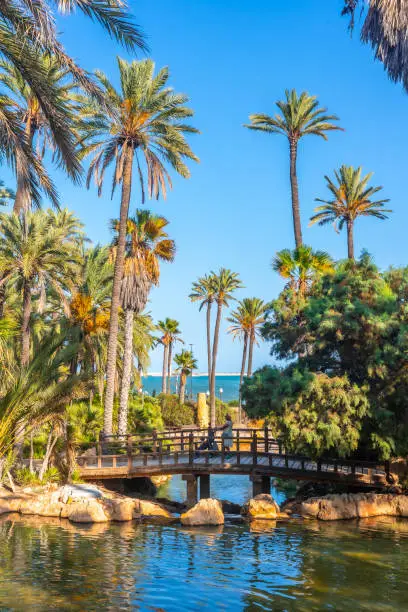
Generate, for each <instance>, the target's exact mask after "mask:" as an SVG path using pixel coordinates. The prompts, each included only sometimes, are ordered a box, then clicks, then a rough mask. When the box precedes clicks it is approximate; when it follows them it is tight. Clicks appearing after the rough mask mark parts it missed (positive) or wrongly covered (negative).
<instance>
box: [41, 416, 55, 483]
mask: <svg viewBox="0 0 408 612" xmlns="http://www.w3.org/2000/svg"><path fill="white" fill-rule="evenodd" d="M53 433H54V428H53V427H52V428H51V431H50V435H49V436H48V440H47V447H46V450H45V455H44V459H43V462H42V464H41V468H40V471H39V472H38V478H39V479H40V480H42V479H43V478H44V474H45V472H46V471H47V470H48V466H49V463H50V459H51V455H52V451H53V450H54V446H55V445H56V443H57V440H58V435H56V436H55V438H54V439H53V438H52V436H53Z"/></svg>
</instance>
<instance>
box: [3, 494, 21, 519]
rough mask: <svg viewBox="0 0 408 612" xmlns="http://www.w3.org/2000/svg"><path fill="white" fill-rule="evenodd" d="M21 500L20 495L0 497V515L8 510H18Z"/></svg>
mask: <svg viewBox="0 0 408 612" xmlns="http://www.w3.org/2000/svg"><path fill="white" fill-rule="evenodd" d="M23 501H24V500H23V499H22V498H20V497H0V515H1V514H7V513H8V512H20V507H21V504H22V502H23Z"/></svg>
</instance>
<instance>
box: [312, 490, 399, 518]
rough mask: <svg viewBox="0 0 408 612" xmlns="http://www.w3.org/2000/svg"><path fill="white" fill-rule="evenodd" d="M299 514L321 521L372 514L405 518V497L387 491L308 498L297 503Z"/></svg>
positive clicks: (365, 516) (366, 516)
mask: <svg viewBox="0 0 408 612" xmlns="http://www.w3.org/2000/svg"><path fill="white" fill-rule="evenodd" d="M300 515H301V516H302V517H303V518H316V519H318V520H321V521H338V520H348V519H360V518H371V517H376V516H392V517H401V518H408V496H407V495H394V494H391V493H343V494H341V495H326V496H324V497H312V498H310V499H307V500H304V501H302V502H301V505H300Z"/></svg>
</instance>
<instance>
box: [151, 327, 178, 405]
mask: <svg viewBox="0 0 408 612" xmlns="http://www.w3.org/2000/svg"><path fill="white" fill-rule="evenodd" d="M157 329H158V330H159V332H161V334H162V335H161V338H160V342H161V343H162V344H163V347H164V350H163V369H162V393H170V392H171V364H172V362H173V346H174V344H175V342H183V340H182V339H181V338H180V337H179V336H180V334H181V331H180V329H179V322H178V321H176V319H170V318H169V317H166V319H164V321H159V322H158V323H157Z"/></svg>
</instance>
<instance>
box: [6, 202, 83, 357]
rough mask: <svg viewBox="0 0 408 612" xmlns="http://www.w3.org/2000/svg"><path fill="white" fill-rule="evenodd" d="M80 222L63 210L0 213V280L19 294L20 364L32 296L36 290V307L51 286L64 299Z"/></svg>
mask: <svg viewBox="0 0 408 612" xmlns="http://www.w3.org/2000/svg"><path fill="white" fill-rule="evenodd" d="M81 238H82V231H81V225H80V223H79V222H78V220H77V219H76V218H75V217H74V216H73V215H72V213H68V212H67V211H61V212H58V213H53V212H52V211H37V212H35V213H28V214H27V215H26V216H25V217H24V218H20V217H18V216H17V215H14V214H12V215H5V214H2V215H0V276H1V278H2V281H1V282H9V283H10V284H12V285H15V286H16V287H17V289H18V290H19V291H20V292H21V296H22V315H21V357H20V359H21V365H22V366H23V367H25V366H27V365H28V362H29V358H30V319H31V313H32V295H33V291H34V289H35V288H38V290H39V294H40V296H39V301H38V307H39V309H41V308H42V307H43V304H44V298H45V291H46V289H47V287H52V288H53V289H54V291H55V292H56V293H57V294H58V295H59V296H60V297H61V300H64V299H65V296H64V290H67V289H69V288H70V286H72V284H73V282H74V279H75V276H76V274H77V270H78V242H79V240H80V239H81Z"/></svg>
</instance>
